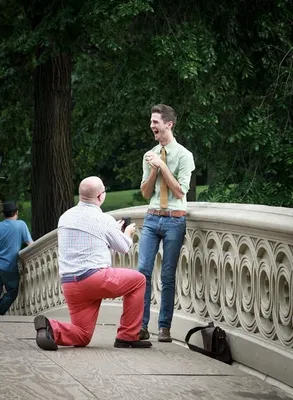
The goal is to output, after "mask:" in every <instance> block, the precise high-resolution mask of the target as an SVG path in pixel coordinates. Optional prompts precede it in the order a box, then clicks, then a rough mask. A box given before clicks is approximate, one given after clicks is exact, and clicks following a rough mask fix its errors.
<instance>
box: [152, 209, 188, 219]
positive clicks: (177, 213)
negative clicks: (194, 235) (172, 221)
mask: <svg viewBox="0 0 293 400" xmlns="http://www.w3.org/2000/svg"><path fill="white" fill-rule="evenodd" d="M148 213H149V214H152V215H158V216H159V217H175V218H180V217H184V216H185V215H186V211H181V210H155V209H154V208H149V209H148Z"/></svg>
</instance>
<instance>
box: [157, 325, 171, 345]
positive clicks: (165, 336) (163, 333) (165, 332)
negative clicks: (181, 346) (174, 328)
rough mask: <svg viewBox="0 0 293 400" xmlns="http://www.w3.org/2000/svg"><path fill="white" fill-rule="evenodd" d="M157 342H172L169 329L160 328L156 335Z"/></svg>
mask: <svg viewBox="0 0 293 400" xmlns="http://www.w3.org/2000/svg"><path fill="white" fill-rule="evenodd" d="M158 342H169V343H170V342H172V338H171V335H170V328H160V330H159V335H158Z"/></svg>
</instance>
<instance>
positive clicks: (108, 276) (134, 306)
mask: <svg viewBox="0 0 293 400" xmlns="http://www.w3.org/2000/svg"><path fill="white" fill-rule="evenodd" d="M145 285H146V283H145V276H144V275H142V274H141V273H140V272H138V271H134V270H131V269H127V268H106V269H101V270H99V271H97V272H96V273H94V274H93V275H91V276H89V277H88V278H86V279H84V280H82V281H79V282H70V283H63V284H62V289H63V294H64V296H65V299H66V302H67V306H68V309H69V313H70V318H71V323H65V322H59V321H56V320H50V324H51V326H52V329H53V332H54V340H55V342H56V344H57V345H61V346H86V345H88V344H89V342H90V341H91V338H92V336H93V333H94V329H95V326H96V321H97V318H98V314H99V309H100V306H101V302H102V300H103V299H104V298H115V297H120V296H123V313H122V316H121V319H120V326H119V328H118V330H117V336H116V337H117V338H118V339H124V340H130V341H132V340H138V338H139V331H140V329H141V325H142V316H143V308H144V293H145Z"/></svg>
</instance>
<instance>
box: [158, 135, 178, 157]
mask: <svg viewBox="0 0 293 400" xmlns="http://www.w3.org/2000/svg"><path fill="white" fill-rule="evenodd" d="M176 143H177V140H176V139H175V138H173V139H172V141H171V142H170V143H168V144H166V146H162V145H161V144H160V148H159V149H160V152H161V149H162V147H164V148H165V150H166V153H167V154H169V153H170V151H171V150H172V148H173V147H174V146H175V145H176Z"/></svg>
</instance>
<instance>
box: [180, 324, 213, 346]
mask: <svg viewBox="0 0 293 400" xmlns="http://www.w3.org/2000/svg"><path fill="white" fill-rule="evenodd" d="M213 327H214V323H213V321H212V322H209V324H208V325H207V326H196V327H195V328H192V329H190V330H189V331H188V332H187V335H186V336H185V342H186V343H187V344H188V342H189V339H190V338H191V336H192V335H193V334H194V333H195V332H198V331H202V330H203V329H206V328H213ZM188 346H189V344H188ZM191 346H193V345H192V344H191Z"/></svg>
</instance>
